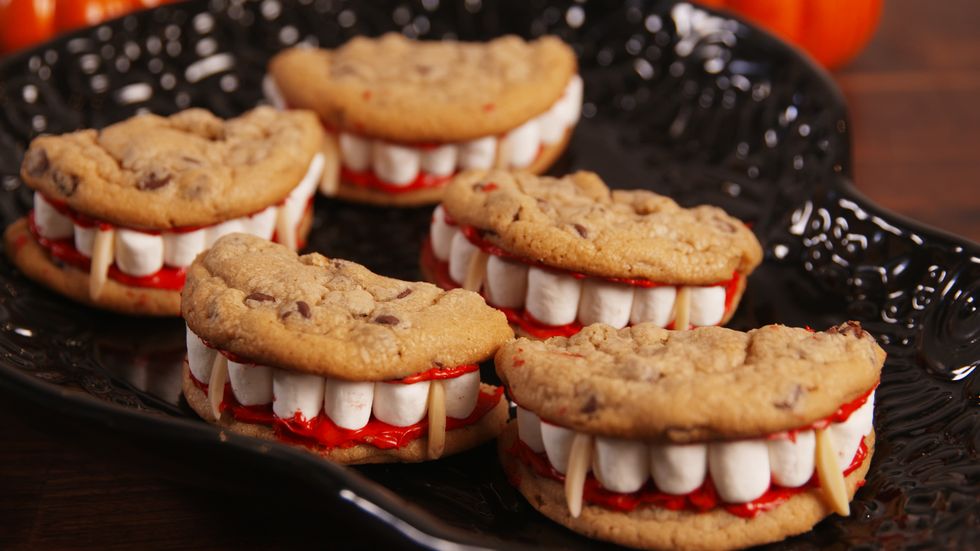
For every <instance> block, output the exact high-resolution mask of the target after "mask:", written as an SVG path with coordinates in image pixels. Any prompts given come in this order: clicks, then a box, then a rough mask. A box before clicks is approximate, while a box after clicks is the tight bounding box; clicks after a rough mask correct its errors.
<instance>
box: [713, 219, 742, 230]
mask: <svg viewBox="0 0 980 551" xmlns="http://www.w3.org/2000/svg"><path fill="white" fill-rule="evenodd" d="M712 223H713V225H714V227H716V228H718V229H719V230H721V231H723V232H725V233H735V229H736V228H735V226H734V225H733V224H732V223H731V222H729V221H727V220H721V219H720V218H715V219H713V220H712Z"/></svg>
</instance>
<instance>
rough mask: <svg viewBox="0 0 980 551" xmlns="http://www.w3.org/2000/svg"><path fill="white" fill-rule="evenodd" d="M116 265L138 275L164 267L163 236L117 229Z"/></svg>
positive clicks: (146, 274)
mask: <svg viewBox="0 0 980 551" xmlns="http://www.w3.org/2000/svg"><path fill="white" fill-rule="evenodd" d="M115 245H116V251H115V259H116V266H118V267H119V270H120V271H121V272H122V273H124V274H126V275H131V276H136V277H141V276H148V275H152V274H155V273H157V272H159V271H160V268H163V237H161V236H159V235H153V234H151V233H143V232H140V231H135V230H127V229H123V228H117V229H116V243H115Z"/></svg>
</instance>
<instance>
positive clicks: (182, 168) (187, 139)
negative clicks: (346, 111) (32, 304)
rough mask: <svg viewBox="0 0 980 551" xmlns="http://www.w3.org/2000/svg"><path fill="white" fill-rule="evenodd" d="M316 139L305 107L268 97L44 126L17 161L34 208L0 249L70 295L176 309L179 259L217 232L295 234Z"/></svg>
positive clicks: (302, 220) (316, 168)
mask: <svg viewBox="0 0 980 551" xmlns="http://www.w3.org/2000/svg"><path fill="white" fill-rule="evenodd" d="M322 143H323V134H322V132H321V131H320V128H319V124H318V122H317V120H316V117H315V116H314V115H313V114H312V113H310V112H304V111H294V112H289V113H280V112H278V111H276V110H274V109H271V108H268V107H260V108H257V109H254V110H252V111H249V112H248V113H245V114H244V115H242V116H240V117H238V118H235V119H230V120H227V121H225V120H221V119H218V118H217V117H215V116H214V115H212V114H211V113H209V112H207V111H204V110H201V109H189V110H187V111H183V112H180V113H177V114H175V115H173V116H170V117H159V116H156V115H139V116H136V117H133V118H131V119H128V120H126V121H123V122H120V123H117V124H113V125H111V126H108V127H106V128H104V129H102V130H82V131H78V132H72V133H69V134H63V135H59V136H41V137H39V138H36V139H35V140H34V141H33V142H31V145H30V148H29V149H28V151H27V153H26V155H25V156H24V163H23V166H22V167H21V176H22V178H23V179H24V182H25V183H26V184H27V185H28V186H29V187H30V188H32V189H33V190H34V208H33V210H31V211H30V212H29V213H28V215H27V216H26V217H25V218H23V219H21V220H19V221H17V222H15V223H14V224H12V225H11V226H10V227H8V228H7V230H6V233H5V234H4V238H5V242H6V249H7V254H8V255H9V256H10V257H11V259H12V260H13V261H14V263H15V264H16V265H17V267H18V268H20V269H21V271H23V272H24V273H25V274H27V276H28V277H30V278H32V279H34V280H36V281H38V282H40V283H43V284H44V285H46V286H48V287H50V288H52V289H54V290H55V291H57V292H59V293H61V294H63V295H65V296H68V297H70V298H72V299H74V300H77V301H79V302H84V303H87V304H92V305H95V306H99V307H102V308H106V309H110V310H116V311H119V312H124V313H129V314H146V315H165V316H178V315H180V289H181V287H183V285H184V277H185V271H186V269H187V267H188V266H189V265H190V264H191V262H192V261H193V260H194V257H196V256H197V254H198V253H200V252H201V251H203V250H204V249H205V248H207V247H209V246H210V245H211V244H212V243H214V242H215V241H216V240H217V239H218V238H219V237H221V236H222V235H225V234H228V233H233V232H246V233H250V234H254V235H257V236H260V237H262V238H265V239H270V238H271V239H275V240H277V241H279V242H282V243H287V244H288V245H289V246H290V247H293V248H295V247H298V246H299V244H301V243H302V242H303V241H304V239H305V237H306V234H307V233H308V232H309V229H310V225H311V223H312V209H313V203H312V200H313V196H314V194H315V192H316V186H317V183H318V182H319V180H320V175H321V171H322V170H323V166H324V164H325V159H324V155H323V154H322V153H320V150H321V148H322Z"/></svg>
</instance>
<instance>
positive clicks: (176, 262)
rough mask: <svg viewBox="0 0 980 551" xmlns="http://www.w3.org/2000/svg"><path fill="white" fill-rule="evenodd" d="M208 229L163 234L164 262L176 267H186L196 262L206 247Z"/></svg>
mask: <svg viewBox="0 0 980 551" xmlns="http://www.w3.org/2000/svg"><path fill="white" fill-rule="evenodd" d="M206 241H207V230H206V229H204V228H202V229H199V230H194V231H189V232H183V233H176V232H167V233H164V234H163V262H164V263H165V264H166V265H167V266H173V267H174V268H185V267H187V266H190V265H191V262H194V259H195V258H197V255H198V254H200V252H201V251H203V250H204V249H205V248H206V247H205V244H206Z"/></svg>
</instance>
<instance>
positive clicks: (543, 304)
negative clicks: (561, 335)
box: [525, 267, 582, 325]
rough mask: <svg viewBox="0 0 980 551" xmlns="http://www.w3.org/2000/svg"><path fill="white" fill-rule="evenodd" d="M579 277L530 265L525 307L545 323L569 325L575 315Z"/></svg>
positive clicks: (580, 288)
mask: <svg viewBox="0 0 980 551" xmlns="http://www.w3.org/2000/svg"><path fill="white" fill-rule="evenodd" d="M581 294H582V280H580V279H576V278H574V277H572V276H570V275H566V274H563V273H557V272H552V271H548V270H543V269H541V268H537V267H531V268H530V269H529V270H528V275H527V299H526V301H525V303H526V304H525V308H526V309H527V312H528V313H529V314H531V316H533V317H534V319H536V320H538V321H540V322H541V323H544V324H547V325H568V324H569V323H572V322H574V321H575V318H576V317H577V315H578V304H579V297H580V296H581Z"/></svg>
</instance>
